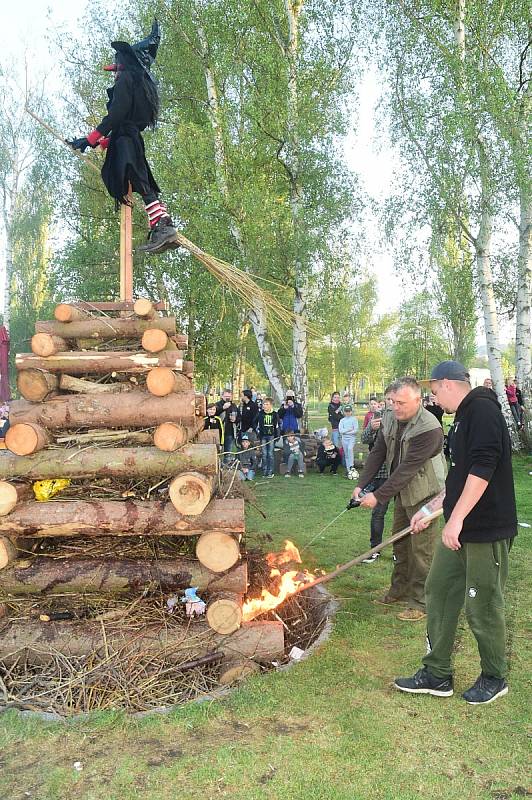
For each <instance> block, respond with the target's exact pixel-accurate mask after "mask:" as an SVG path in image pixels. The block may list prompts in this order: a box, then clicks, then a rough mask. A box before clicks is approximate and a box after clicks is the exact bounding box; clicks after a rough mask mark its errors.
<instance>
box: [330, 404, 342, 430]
mask: <svg viewBox="0 0 532 800" xmlns="http://www.w3.org/2000/svg"><path fill="white" fill-rule="evenodd" d="M327 414H328V417H329V422H330V423H331V428H332V429H333V431H337V430H338V425H339V424H340V420H341V419H343V418H344V415H343V414H342V404H341V403H329V405H328V406H327Z"/></svg>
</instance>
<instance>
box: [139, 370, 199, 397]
mask: <svg viewBox="0 0 532 800" xmlns="http://www.w3.org/2000/svg"><path fill="white" fill-rule="evenodd" d="M146 387H147V389H148V391H149V392H150V393H151V394H153V395H155V396H156V397H166V396H167V395H169V394H172V393H174V392H185V391H187V390H189V389H190V381H189V379H188V378H186V377H185V376H184V375H182V374H181V373H176V372H174V371H173V370H172V369H170V367H154V368H153V369H151V370H150V371H149V372H148V374H147V376H146Z"/></svg>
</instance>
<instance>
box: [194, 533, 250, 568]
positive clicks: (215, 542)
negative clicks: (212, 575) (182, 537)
mask: <svg viewBox="0 0 532 800" xmlns="http://www.w3.org/2000/svg"><path fill="white" fill-rule="evenodd" d="M196 557H197V559H198V561H200V562H201V563H202V564H203V565H204V566H205V567H208V569H211V570H212V571H213V572H224V571H225V570H226V569H230V568H231V567H232V566H234V565H235V564H236V562H237V561H238V559H239V558H240V547H239V544H238V542H237V540H236V539H235V538H234V537H233V536H231V534H229V533H224V532H223V531H207V532H206V533H203V534H202V535H201V536H200V537H199V539H198V541H197V544H196Z"/></svg>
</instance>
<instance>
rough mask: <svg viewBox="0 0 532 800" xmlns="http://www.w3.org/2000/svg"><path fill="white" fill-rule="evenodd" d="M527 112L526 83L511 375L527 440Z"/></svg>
mask: <svg viewBox="0 0 532 800" xmlns="http://www.w3.org/2000/svg"><path fill="white" fill-rule="evenodd" d="M530 109H531V90H530V84H528V85H527V88H526V89H525V90H524V92H523V97H522V101H521V106H520V110H519V125H518V149H519V155H520V156H522V160H523V162H524V164H525V169H524V173H525V174H524V175H522V174H519V175H518V180H519V183H520V189H519V261H518V278H517V313H516V328H515V369H516V371H515V375H516V378H517V382H518V384H519V387H520V389H521V392H522V394H523V402H524V404H525V407H527V409H528V413H527V414H526V415H525V423H526V424H525V435H526V436H527V439H528V440H529V441H530V439H531V436H532V431H531V430H530V426H531V420H530V411H529V409H530V398H531V396H532V364H531V356H530V347H531V334H530V324H531V322H532V320H531V313H530V294H531V290H532V190H531V189H530V176H529V174H528V171H527V169H526V165H527V164H529V163H530V159H528V158H527V157H526V153H527V148H528V134H529V120H530Z"/></svg>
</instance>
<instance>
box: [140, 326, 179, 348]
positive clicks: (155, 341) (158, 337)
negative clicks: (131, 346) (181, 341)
mask: <svg viewBox="0 0 532 800" xmlns="http://www.w3.org/2000/svg"><path fill="white" fill-rule="evenodd" d="M168 342H169V339H168V334H167V333H166V332H165V331H161V330H158V329H157V328H148V330H147V331H144V333H143V334H142V347H143V348H144V350H146V351H147V352H148V353H160V352H161V350H164V349H165V348H166V347H167V345H168ZM172 349H174V350H177V345H176V346H175V347H174V348H172Z"/></svg>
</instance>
